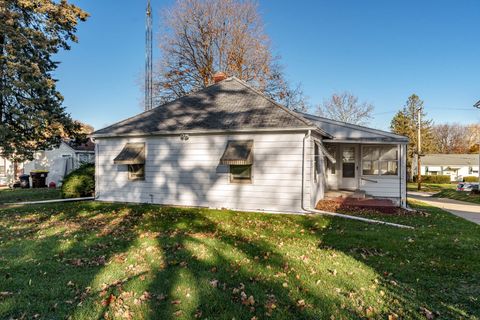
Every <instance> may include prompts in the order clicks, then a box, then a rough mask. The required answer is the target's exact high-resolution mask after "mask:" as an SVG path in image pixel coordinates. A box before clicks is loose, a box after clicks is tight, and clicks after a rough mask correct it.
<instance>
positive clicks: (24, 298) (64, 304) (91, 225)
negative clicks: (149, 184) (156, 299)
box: [0, 203, 143, 319]
mask: <svg viewBox="0 0 480 320" xmlns="http://www.w3.org/2000/svg"><path fill="white" fill-rule="evenodd" d="M112 211H113V213H112ZM111 214H116V215H118V216H117V217H115V218H112V216H111ZM142 214H143V213H142V211H138V210H135V208H130V207H125V206H121V205H109V206H103V205H97V204H93V203H82V204H70V205H68V206H65V205H47V206H29V207H16V208H11V209H5V210H2V212H1V216H0V249H1V251H0V259H1V260H3V261H2V263H1V264H0V278H1V279H2V280H1V281H0V291H1V292H4V296H3V297H2V296H0V318H12V319H16V318H26V319H30V318H45V319H47V318H48V319H51V318H64V317H65V316H66V315H68V314H70V313H71V312H72V310H74V309H75V307H76V306H78V305H81V304H82V303H84V302H85V300H86V299H88V297H89V296H91V294H92V292H91V287H90V285H91V283H92V281H93V280H94V279H95V277H96V276H97V274H98V273H99V272H100V271H101V270H102V268H104V266H105V264H106V263H107V262H108V261H109V260H110V259H111V258H112V257H114V256H115V255H116V254H119V253H122V252H124V251H126V250H128V248H129V246H130V245H131V242H132V241H133V240H134V239H135V232H134V228H135V225H136V224H137V222H138V221H139V219H141V216H142ZM2 225H4V226H2ZM5 226H6V227H5Z"/></svg>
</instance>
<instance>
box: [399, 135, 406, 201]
mask: <svg viewBox="0 0 480 320" xmlns="http://www.w3.org/2000/svg"><path fill="white" fill-rule="evenodd" d="M398 148H399V149H400V150H399V151H400V152H399V155H400V159H399V162H400V165H399V166H398V167H399V168H398V177H399V178H400V179H398V180H400V181H399V183H398V184H399V186H398V192H399V195H400V197H399V199H400V207H403V203H402V202H403V199H402V167H403V147H402V145H401V144H399V145H398ZM405 203H406V202H405Z"/></svg>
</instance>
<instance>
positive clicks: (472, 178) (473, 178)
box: [463, 176, 478, 182]
mask: <svg viewBox="0 0 480 320" xmlns="http://www.w3.org/2000/svg"><path fill="white" fill-rule="evenodd" d="M463 182H478V177H477V176H466V177H463Z"/></svg>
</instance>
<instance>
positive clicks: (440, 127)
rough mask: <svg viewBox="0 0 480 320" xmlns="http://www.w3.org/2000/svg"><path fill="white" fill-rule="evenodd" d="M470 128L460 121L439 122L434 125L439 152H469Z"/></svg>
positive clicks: (434, 134)
mask: <svg viewBox="0 0 480 320" xmlns="http://www.w3.org/2000/svg"><path fill="white" fill-rule="evenodd" d="M469 131H470V130H469V129H468V127H467V126H465V125H461V124H459V123H451V124H450V123H444V124H437V125H435V126H434V127H433V136H434V141H435V145H436V149H437V151H438V152H439V153H468V151H469V149H470V141H469V138H470V136H471V135H470V134H469Z"/></svg>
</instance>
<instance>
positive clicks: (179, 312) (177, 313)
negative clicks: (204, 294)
mask: <svg viewBox="0 0 480 320" xmlns="http://www.w3.org/2000/svg"><path fill="white" fill-rule="evenodd" d="M182 314H183V311H182V310H178V311H175V312H174V313H173V315H174V316H175V317H181V316H182Z"/></svg>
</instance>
